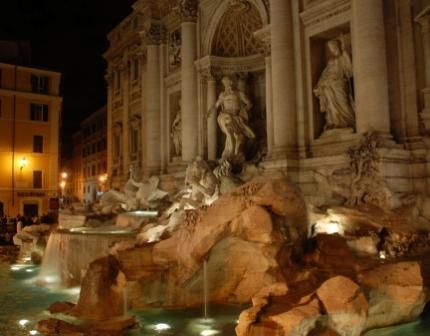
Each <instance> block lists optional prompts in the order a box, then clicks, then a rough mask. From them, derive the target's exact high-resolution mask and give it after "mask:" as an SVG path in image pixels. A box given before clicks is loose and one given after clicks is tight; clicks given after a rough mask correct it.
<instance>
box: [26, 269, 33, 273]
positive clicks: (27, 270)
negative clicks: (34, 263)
mask: <svg viewBox="0 0 430 336" xmlns="http://www.w3.org/2000/svg"><path fill="white" fill-rule="evenodd" d="M25 271H26V272H28V273H30V272H33V271H34V270H32V269H30V268H28V269H26V270H25Z"/></svg>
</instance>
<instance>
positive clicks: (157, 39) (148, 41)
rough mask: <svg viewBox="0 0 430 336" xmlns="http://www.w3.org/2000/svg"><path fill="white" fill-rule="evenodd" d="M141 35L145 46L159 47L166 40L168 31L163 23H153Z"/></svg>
mask: <svg viewBox="0 0 430 336" xmlns="http://www.w3.org/2000/svg"><path fill="white" fill-rule="evenodd" d="M139 35H140V37H141V39H142V42H143V44H144V45H154V44H155V45H157V44H160V43H163V42H164V41H165V40H166V29H165V28H164V26H163V24H162V23H161V22H151V23H150V25H149V26H148V27H147V28H145V29H144V30H143V31H141V32H140V33H139Z"/></svg>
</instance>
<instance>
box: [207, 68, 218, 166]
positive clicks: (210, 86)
mask: <svg viewBox="0 0 430 336" xmlns="http://www.w3.org/2000/svg"><path fill="white" fill-rule="evenodd" d="M207 91H208V92H207V98H206V99H207V111H209V110H210V109H211V108H212V107H213V106H214V105H215V103H216V100H217V97H216V80H215V78H214V77H213V76H211V75H209V76H208V80H207ZM207 128H208V159H209V160H216V158H217V130H218V124H217V113H211V115H210V116H209V117H208V120H207Z"/></svg>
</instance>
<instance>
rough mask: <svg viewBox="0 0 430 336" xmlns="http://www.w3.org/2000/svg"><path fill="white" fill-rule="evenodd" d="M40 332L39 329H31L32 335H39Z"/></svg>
mask: <svg viewBox="0 0 430 336" xmlns="http://www.w3.org/2000/svg"><path fill="white" fill-rule="evenodd" d="M38 333H39V332H38V331H37V330H30V335H37V334H38Z"/></svg>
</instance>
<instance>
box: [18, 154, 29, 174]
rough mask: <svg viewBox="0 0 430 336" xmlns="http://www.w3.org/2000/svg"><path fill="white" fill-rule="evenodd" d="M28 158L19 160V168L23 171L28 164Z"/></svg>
mask: <svg viewBox="0 0 430 336" xmlns="http://www.w3.org/2000/svg"><path fill="white" fill-rule="evenodd" d="M27 163H28V162H27V159H26V158H25V157H23V158H22V159H21V160H19V170H20V172H22V170H23V169H24V168H25V166H27Z"/></svg>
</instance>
